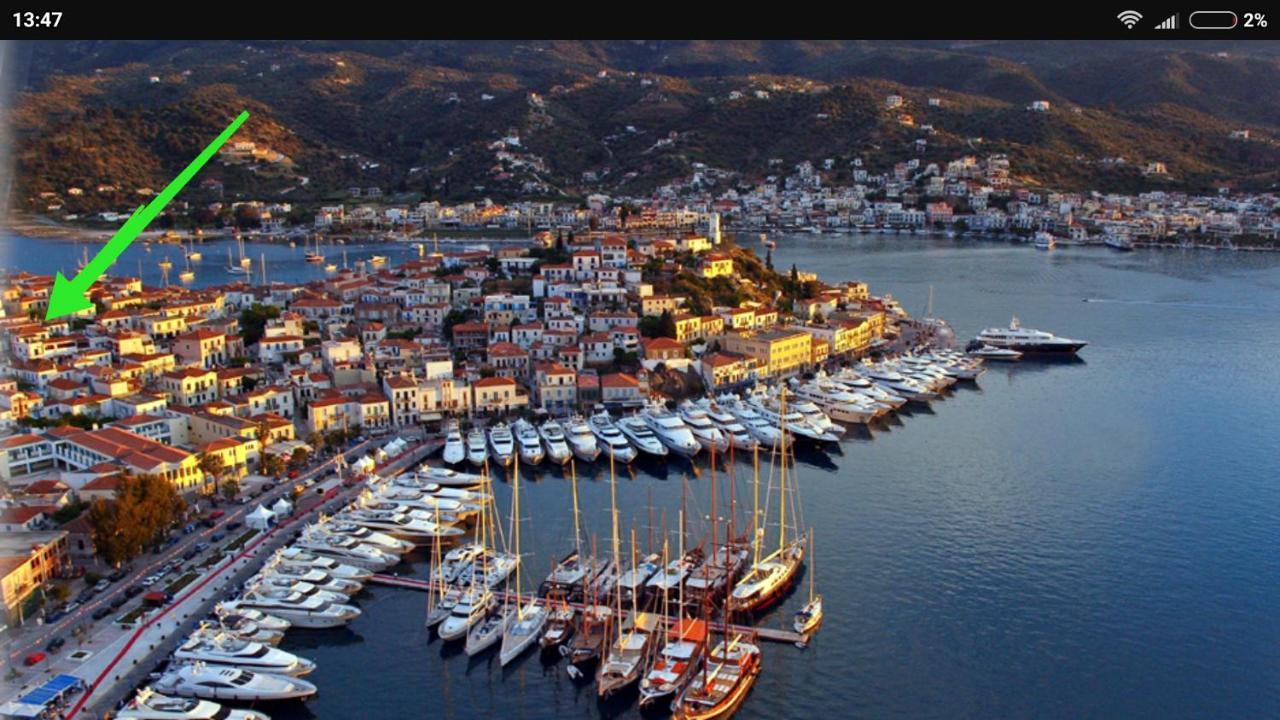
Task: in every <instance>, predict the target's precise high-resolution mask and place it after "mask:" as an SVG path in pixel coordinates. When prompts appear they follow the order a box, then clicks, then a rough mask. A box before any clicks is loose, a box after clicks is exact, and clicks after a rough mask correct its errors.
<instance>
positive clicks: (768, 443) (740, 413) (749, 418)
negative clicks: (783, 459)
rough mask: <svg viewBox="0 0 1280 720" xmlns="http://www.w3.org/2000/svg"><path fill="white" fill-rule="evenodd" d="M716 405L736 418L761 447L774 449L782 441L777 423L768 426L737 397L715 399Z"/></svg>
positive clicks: (762, 418) (754, 410) (759, 415)
mask: <svg viewBox="0 0 1280 720" xmlns="http://www.w3.org/2000/svg"><path fill="white" fill-rule="evenodd" d="M716 404H718V405H719V406H720V407H722V408H724V409H725V410H727V411H729V413H730V414H732V415H733V416H734V417H735V418H737V419H738V422H740V423H742V425H743V427H745V428H746V429H747V432H749V433H751V436H752V437H754V438H755V439H756V440H757V441H758V442H759V443H760V445H761V446H762V447H765V448H770V449H772V448H775V447H777V446H778V443H779V442H780V441H781V440H782V429H781V428H779V427H778V425H777V423H773V424H770V423H769V421H768V420H766V419H764V417H763V416H762V415H761V414H760V413H759V411H757V410H756V409H755V408H754V407H752V406H751V405H749V404H747V403H745V402H743V401H742V400H741V399H739V398H738V396H737V395H721V396H720V397H719V398H717V399H716Z"/></svg>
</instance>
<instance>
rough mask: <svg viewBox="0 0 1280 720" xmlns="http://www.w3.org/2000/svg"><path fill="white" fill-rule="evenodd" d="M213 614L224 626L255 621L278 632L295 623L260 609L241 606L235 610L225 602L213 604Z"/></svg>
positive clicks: (263, 627) (261, 626)
mask: <svg viewBox="0 0 1280 720" xmlns="http://www.w3.org/2000/svg"><path fill="white" fill-rule="evenodd" d="M213 616H214V618H216V619H217V621H218V623H219V624H220V625H223V626H224V627H226V626H230V627H235V626H236V625H238V624H240V623H246V622H248V623H253V624H254V625H256V626H258V627H259V628H262V629H263V630H267V631H270V632H278V633H281V634H283V633H284V632H285V631H286V630H288V629H289V628H291V627H293V623H291V622H289V621H288V620H285V619H284V618H282V617H276V616H275V615H268V614H266V613H264V612H262V611H260V610H251V609H249V608H240V609H239V610H233V609H231V608H228V607H227V606H226V605H225V604H224V603H218V604H217V605H214V606H213Z"/></svg>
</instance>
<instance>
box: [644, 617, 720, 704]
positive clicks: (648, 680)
mask: <svg viewBox="0 0 1280 720" xmlns="http://www.w3.org/2000/svg"><path fill="white" fill-rule="evenodd" d="M706 645H707V621H706V620H690V619H687V618H686V619H681V620H679V621H677V622H676V623H675V624H674V625H672V626H671V627H670V628H668V629H667V643H666V644H665V645H663V647H662V651H661V652H659V653H658V655H657V657H655V658H654V660H653V665H652V666H651V667H650V668H649V672H648V673H647V674H646V675H645V676H644V679H643V680H641V681H640V707H641V709H643V708H646V707H649V706H650V705H653V704H654V703H657V702H661V701H663V700H666V701H667V702H668V704H670V699H671V698H675V697H678V696H679V695H680V693H682V692H683V691H684V688H685V686H686V685H688V684H689V681H690V680H692V679H693V675H694V674H695V673H696V672H697V671H698V667H699V665H700V663H701V661H702V655H703V652H704V651H705V649H706Z"/></svg>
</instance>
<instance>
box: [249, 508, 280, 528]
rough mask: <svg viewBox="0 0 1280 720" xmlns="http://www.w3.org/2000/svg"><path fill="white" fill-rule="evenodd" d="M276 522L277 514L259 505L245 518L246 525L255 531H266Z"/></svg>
mask: <svg viewBox="0 0 1280 720" xmlns="http://www.w3.org/2000/svg"><path fill="white" fill-rule="evenodd" d="M275 522H276V514H275V513H273V512H271V511H270V510H268V509H267V508H266V507H264V506H262V505H259V506H258V507H256V508H254V509H253V511H252V512H250V513H249V514H248V515H245V517H244V524H245V525H248V526H249V527H251V528H253V529H255V530H266V529H267V528H269V527H271V526H272V525H274V524H275Z"/></svg>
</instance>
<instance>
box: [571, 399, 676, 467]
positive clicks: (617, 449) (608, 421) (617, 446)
mask: <svg viewBox="0 0 1280 720" xmlns="http://www.w3.org/2000/svg"><path fill="white" fill-rule="evenodd" d="M587 422H588V423H589V424H590V425H591V432H592V433H593V434H594V435H595V436H596V440H598V441H599V442H600V444H601V445H603V446H604V448H603V449H604V452H605V453H608V454H609V455H611V456H612V457H613V459H614V460H615V461H617V462H623V463H629V462H631V461H632V460H635V459H636V449H635V448H634V447H632V446H631V443H629V442H627V438H626V436H625V435H623V434H622V431H621V430H619V429H618V426H617V425H615V424H614V422H613V418H612V417H611V416H610V415H609V413H608V412H607V411H605V410H601V411H600V412H598V413H596V414H595V415H592V416H591V419H590V420H588V421H587ZM664 449H665V448H664Z"/></svg>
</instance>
